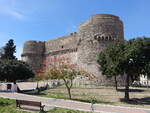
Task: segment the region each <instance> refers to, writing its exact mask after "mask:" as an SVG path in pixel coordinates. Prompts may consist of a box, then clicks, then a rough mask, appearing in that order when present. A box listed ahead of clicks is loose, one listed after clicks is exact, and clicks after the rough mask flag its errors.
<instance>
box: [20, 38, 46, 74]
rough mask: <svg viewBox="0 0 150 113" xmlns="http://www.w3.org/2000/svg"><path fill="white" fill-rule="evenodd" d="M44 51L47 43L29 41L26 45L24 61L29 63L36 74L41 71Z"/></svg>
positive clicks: (23, 54)
mask: <svg viewBox="0 0 150 113" xmlns="http://www.w3.org/2000/svg"><path fill="white" fill-rule="evenodd" d="M44 50H45V42H37V41H27V42H25V43H24V47H23V53H22V55H21V57H22V60H23V61H24V62H27V63H28V64H29V65H30V66H31V68H32V70H33V71H34V72H35V73H37V72H39V71H40V68H41V63H42V61H43V59H44Z"/></svg>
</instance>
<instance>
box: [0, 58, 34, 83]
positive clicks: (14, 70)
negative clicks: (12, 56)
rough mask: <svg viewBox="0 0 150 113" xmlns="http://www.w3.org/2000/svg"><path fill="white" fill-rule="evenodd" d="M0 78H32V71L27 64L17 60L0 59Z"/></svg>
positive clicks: (7, 79) (8, 79) (11, 80)
mask: <svg viewBox="0 0 150 113" xmlns="http://www.w3.org/2000/svg"><path fill="white" fill-rule="evenodd" d="M0 75H1V77H0V79H1V80H6V81H8V82H16V80H26V79H28V78H32V77H33V76H34V73H33V72H32V70H31V69H30V67H29V65H27V64H26V63H24V62H22V61H17V60H0Z"/></svg>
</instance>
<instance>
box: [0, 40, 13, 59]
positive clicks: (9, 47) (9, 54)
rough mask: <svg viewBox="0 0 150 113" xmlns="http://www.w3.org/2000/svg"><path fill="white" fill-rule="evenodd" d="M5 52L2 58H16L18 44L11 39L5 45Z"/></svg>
mask: <svg viewBox="0 0 150 113" xmlns="http://www.w3.org/2000/svg"><path fill="white" fill-rule="evenodd" d="M3 49H4V53H3V54H2V55H1V58H2V59H16V57H15V56H14V53H16V46H15V45H14V41H13V40H12V39H10V40H9V41H8V43H6V45H5V46H4V48H3Z"/></svg>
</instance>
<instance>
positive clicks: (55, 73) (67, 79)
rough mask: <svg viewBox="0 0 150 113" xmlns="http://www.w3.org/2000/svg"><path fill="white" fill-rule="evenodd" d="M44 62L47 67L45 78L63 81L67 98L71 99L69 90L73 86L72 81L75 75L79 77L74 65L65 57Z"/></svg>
mask: <svg viewBox="0 0 150 113" xmlns="http://www.w3.org/2000/svg"><path fill="white" fill-rule="evenodd" d="M45 62H46V65H49V66H48V69H47V72H46V73H45V77H46V78H50V79H58V80H63V81H64V84H65V86H66V89H67V92H68V95H69V98H70V99H71V88H72V86H73V79H74V78H75V77H76V76H77V75H80V74H81V72H80V71H78V69H77V67H76V65H75V64H71V61H70V58H67V57H62V58H61V57H59V58H50V59H48V61H45ZM42 69H43V67H42ZM41 72H45V71H41Z"/></svg>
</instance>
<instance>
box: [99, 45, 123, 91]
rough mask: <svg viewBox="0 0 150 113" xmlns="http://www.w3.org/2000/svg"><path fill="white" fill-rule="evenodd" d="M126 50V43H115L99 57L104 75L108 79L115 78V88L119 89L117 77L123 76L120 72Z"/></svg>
mask: <svg viewBox="0 0 150 113" xmlns="http://www.w3.org/2000/svg"><path fill="white" fill-rule="evenodd" d="M123 49H124V43H123V42H120V43H114V44H112V45H110V46H109V47H108V48H107V49H106V50H105V51H103V52H101V53H100V54H99V56H98V60H97V62H98V64H99V65H100V70H101V71H102V74H103V75H106V77H108V78H112V77H114V80H115V87H116V90H117V89H118V88H117V76H118V75H119V74H123V73H122V71H121V70H120V64H119V61H120V59H121V58H120V57H121V55H122V51H123ZM117 54H119V55H120V56H119V55H117Z"/></svg>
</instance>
